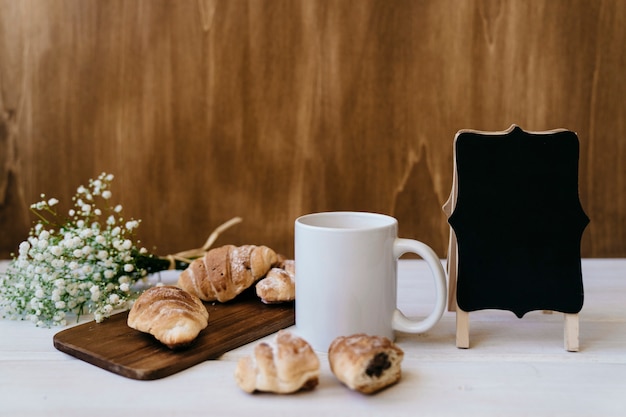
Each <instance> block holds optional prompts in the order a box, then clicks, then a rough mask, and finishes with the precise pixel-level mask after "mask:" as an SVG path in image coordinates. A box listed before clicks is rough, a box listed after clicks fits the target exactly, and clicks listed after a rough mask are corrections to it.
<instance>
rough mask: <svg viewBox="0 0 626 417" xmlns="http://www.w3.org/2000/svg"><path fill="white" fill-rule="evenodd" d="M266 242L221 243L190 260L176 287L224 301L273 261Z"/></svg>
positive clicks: (204, 298) (207, 299) (205, 298)
mask: <svg viewBox="0 0 626 417" xmlns="http://www.w3.org/2000/svg"><path fill="white" fill-rule="evenodd" d="M277 261H278V257H277V255H276V252H274V251H273V250H272V249H270V248H268V247H267V246H255V245H244V246H234V245H225V246H222V247H219V248H215V249H211V250H209V251H208V252H207V253H206V254H205V255H204V256H203V257H201V258H198V259H196V260H194V261H193V262H192V263H191V264H190V265H189V267H187V269H185V270H184V271H183V272H181V274H180V276H179V278H178V284H177V285H178V287H180V288H182V289H183V290H185V291H187V292H189V293H190V294H193V295H195V296H197V297H198V298H200V299H201V300H203V301H219V302H222V303H223V302H226V301H230V300H232V299H234V298H235V297H236V296H237V295H239V294H240V293H241V292H243V291H244V290H246V289H247V288H249V287H250V286H252V284H254V283H255V282H257V281H258V280H259V279H260V278H262V277H264V276H265V275H266V274H267V272H268V271H269V270H270V269H271V268H272V267H273V266H274V265H275V264H276V263H277Z"/></svg>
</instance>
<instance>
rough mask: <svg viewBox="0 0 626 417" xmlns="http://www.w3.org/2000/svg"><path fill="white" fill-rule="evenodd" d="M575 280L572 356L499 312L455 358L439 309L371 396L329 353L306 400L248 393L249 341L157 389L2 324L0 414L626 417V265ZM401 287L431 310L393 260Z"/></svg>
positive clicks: (548, 319) (406, 268)
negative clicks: (244, 371)
mask: <svg viewBox="0 0 626 417" xmlns="http://www.w3.org/2000/svg"><path fill="white" fill-rule="evenodd" d="M0 267H6V262H3V263H2V265H0ZM412 275H418V278H416V279H414V278H413V277H412ZM166 278H167V277H166ZM583 279H584V282H585V305H584V308H583V310H582V312H581V314H580V319H581V322H580V351H579V352H576V353H572V352H567V351H565V350H564V348H563V315H562V314H558V313H555V314H543V313H542V312H532V313H529V314H527V315H526V316H525V317H524V318H523V319H521V320H520V319H517V318H516V317H515V316H514V315H513V314H512V313H509V312H503V311H483V312H477V313H472V314H471V315H470V325H471V331H470V341H471V348H470V349H467V350H460V349H457V348H456V347H455V318H454V314H453V313H450V312H446V313H445V315H444V317H443V319H442V320H441V322H440V323H439V324H438V325H437V326H436V327H435V328H434V329H433V330H431V331H430V332H429V333H427V334H425V335H406V334H399V335H398V339H397V343H398V344H399V345H400V347H402V349H404V351H405V359H404V362H403V378H402V381H401V382H400V383H399V384H397V385H395V386H393V387H391V388H389V389H387V390H385V391H383V392H380V393H379V394H377V395H374V396H369V397H368V396H363V395H360V394H358V393H354V392H351V391H349V390H348V389H346V388H345V387H343V386H342V385H340V384H339V383H338V382H337V381H336V380H335V378H334V377H333V375H332V374H331V372H330V369H329V367H328V363H327V357H326V355H321V357H320V359H321V363H322V370H321V378H320V384H319V385H318V387H317V388H316V389H315V390H314V391H312V392H303V393H298V394H295V395H288V396H277V395H271V394H261V395H259V394H255V395H249V394H246V393H244V392H242V391H240V390H239V388H238V387H237V386H236V385H235V381H234V378H233V372H234V370H235V365H236V363H237V361H238V359H239V358H240V357H242V356H244V355H246V354H248V353H250V352H251V349H252V346H253V344H250V345H246V346H243V347H241V348H239V349H236V350H234V351H231V352H229V353H227V354H226V355H224V356H223V357H222V358H220V359H219V360H215V361H208V362H204V363H202V364H200V365H197V366H195V367H193V368H191V369H189V370H186V371H183V372H181V373H178V374H176V375H173V376H170V377H167V378H164V379H161V380H156V381H136V380H131V379H127V378H124V377H121V376H118V375H116V374H113V373H109V372H107V371H104V370H102V369H100V368H97V367H95V366H92V365H90V364H87V363H85V362H82V361H80V360H78V359H75V358H73V357H71V356H68V355H66V354H64V353H62V352H59V351H57V350H56V349H55V348H54V347H53V345H52V337H53V335H54V334H55V333H56V332H58V331H60V330H61V329H59V328H55V329H42V328H36V327H34V326H33V325H32V324H31V323H29V322H20V321H17V322H16V321H10V320H1V319H0V416H2V417H5V416H6V417H9V416H11V417H13V416H48V415H51V416H109V417H110V416H125V415H135V416H136V415H142V416H144V415H145V416H151V417H153V416H176V415H181V416H226V415H228V416H231V415H235V416H236V415H241V416H249V415H254V416H255V417H256V416H282V415H289V416H293V415H297V416H308V415H311V416H323V415H329V416H330V415H332V416H352V415H354V416H382V415H390V416H455V417H459V416H463V417H469V416H481V417H487V416H508V417H512V416H602V417H606V416H626V259H594V260H584V261H583ZM399 288H400V293H399V303H400V306H401V308H402V309H403V310H404V312H405V314H407V315H409V316H422V315H425V314H426V313H427V311H429V309H430V306H431V304H430V302H429V301H428V300H429V299H430V297H431V294H432V291H433V288H432V285H431V283H430V276H429V272H428V269H427V266H426V264H425V263H424V262H423V261H419V260H403V261H401V262H400V285H399ZM270 337H271V336H270ZM137 413H139V414H137Z"/></svg>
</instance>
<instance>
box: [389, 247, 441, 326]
mask: <svg viewBox="0 0 626 417" xmlns="http://www.w3.org/2000/svg"><path fill="white" fill-rule="evenodd" d="M405 253H415V254H417V255H419V256H421V257H422V259H423V260H425V261H426V263H428V266H429V267H430V272H431V273H432V274H433V279H434V280H435V293H436V296H437V298H436V300H435V307H434V308H433V311H432V312H431V313H430V315H429V316H428V317H426V318H424V319H422V320H419V321H418V320H411V319H409V318H408V317H406V316H405V315H404V314H403V313H402V312H401V311H400V310H399V309H397V308H396V311H395V312H394V313H393V322H392V326H393V328H394V329H395V330H399V331H402V332H408V333H424V332H426V331H428V330H430V329H431V328H432V327H433V326H434V325H435V324H437V322H438V321H439V319H441V316H442V315H443V312H444V310H445V308H446V301H447V288H446V273H445V272H444V270H443V266H442V265H441V261H440V260H439V257H437V254H436V253H435V251H433V250H432V249H431V248H430V247H429V246H428V245H426V244H424V243H422V242H419V241H417V240H413V239H401V238H397V239H396V240H395V241H394V244H393V254H394V256H395V257H396V259H398V258H400V256H402V255H403V254H405Z"/></svg>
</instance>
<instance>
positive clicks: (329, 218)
mask: <svg viewBox="0 0 626 417" xmlns="http://www.w3.org/2000/svg"><path fill="white" fill-rule="evenodd" d="M348 218H351V219H352V221H354V220H355V218H356V219H358V220H364V219H365V220H367V221H369V223H368V224H362V225H358V226H357V225H354V223H352V226H339V225H336V224H335V225H333V223H332V222H333V221H334V222H337V220H338V219H346V221H347V220H348ZM295 223H296V225H297V226H299V227H305V228H309V229H312V230H325V231H338V232H349V231H354V232H357V231H366V230H377V229H386V228H389V227H393V226H394V225H396V224H397V223H398V220H397V219H396V218H395V217H392V216H389V215H387V214H382V213H374V212H368V211H322V212H317V213H309V214H305V215H302V216H300V217H298V218H297V219H296V221H295Z"/></svg>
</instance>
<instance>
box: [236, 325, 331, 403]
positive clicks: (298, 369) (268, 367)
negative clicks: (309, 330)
mask: <svg viewBox="0 0 626 417" xmlns="http://www.w3.org/2000/svg"><path fill="white" fill-rule="evenodd" d="M319 374H320V362H319V359H318V357H317V355H316V354H315V352H314V351H313V349H312V348H311V346H310V345H309V344H308V343H307V342H306V341H305V340H304V339H302V338H300V337H297V336H295V335H293V334H292V333H291V332H289V331H288V330H281V331H279V332H278V334H277V335H276V338H275V339H274V340H273V341H272V342H269V343H268V342H261V343H259V344H257V345H256V346H255V348H254V352H253V354H252V355H251V356H247V357H244V358H241V359H240V360H239V362H238V363H237V368H236V370H235V380H236V382H237V385H238V386H239V387H240V388H241V389H242V390H244V391H246V392H249V393H252V392H255V391H262V392H273V393H277V394H290V393H293V392H296V391H300V390H311V389H313V388H315V387H316V386H317V384H318V381H319Z"/></svg>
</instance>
